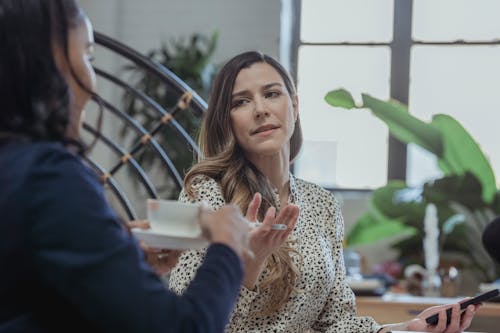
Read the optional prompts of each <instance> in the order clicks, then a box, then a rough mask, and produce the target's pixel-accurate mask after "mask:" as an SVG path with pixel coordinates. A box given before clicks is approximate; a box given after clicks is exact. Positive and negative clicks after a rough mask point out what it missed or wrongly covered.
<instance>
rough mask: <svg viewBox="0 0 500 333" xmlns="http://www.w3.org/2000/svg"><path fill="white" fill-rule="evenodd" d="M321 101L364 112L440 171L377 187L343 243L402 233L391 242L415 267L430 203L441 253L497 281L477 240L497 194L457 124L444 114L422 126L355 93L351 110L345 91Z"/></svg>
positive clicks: (392, 104) (497, 271)
mask: <svg viewBox="0 0 500 333" xmlns="http://www.w3.org/2000/svg"><path fill="white" fill-rule="evenodd" d="M325 100H326V102H327V103H328V104H330V105H332V106H336V107H341V108H345V109H365V110H367V109H369V110H371V112H372V113H373V115H374V116H376V117H378V118H379V119H380V120H382V121H383V122H384V123H385V124H386V125H387V126H388V129H389V131H390V133H391V134H392V135H393V136H394V137H396V138H397V139H399V140H401V141H402V142H404V143H408V144H416V145H418V146H420V147H422V148H424V149H425V150H427V151H428V152H430V153H432V154H434V155H435V156H436V157H437V161H438V166H439V168H440V169H441V171H442V173H443V177H442V178H439V179H434V180H432V181H428V182H426V183H424V184H422V186H420V187H416V188H411V187H409V186H408V185H407V184H406V183H405V182H403V181H399V180H391V181H389V182H388V183H387V185H385V186H383V187H381V188H378V189H376V190H375V191H374V192H373V196H372V198H371V202H370V208H369V211H368V212H366V213H365V214H364V215H363V216H362V217H361V218H360V219H359V220H358V221H357V222H356V223H355V225H354V227H353V228H352V229H351V231H350V232H349V234H348V236H347V244H348V245H359V244H366V243H372V242H376V241H379V240H382V239H386V238H388V237H391V236H394V235H402V237H403V239H402V240H400V241H397V242H395V243H394V244H392V247H393V248H395V249H397V250H398V251H399V257H400V259H402V260H405V262H406V263H420V264H422V263H423V246H422V239H423V236H424V235H423V220H424V215H425V207H426V206H427V204H429V203H433V204H435V205H436V207H437V209H438V217H439V226H440V239H439V241H440V247H441V256H442V257H444V258H445V259H446V258H454V259H453V260H458V263H459V264H460V265H461V266H462V267H463V268H472V269H473V271H474V272H475V274H476V278H477V279H478V280H479V281H491V280H494V279H495V278H497V277H498V276H499V275H500V265H498V264H497V263H495V261H494V260H493V259H492V258H491V257H490V256H489V255H488V253H487V252H486V251H485V250H484V248H483V247H482V245H481V244H482V242H481V235H482V231H483V230H484V228H485V226H486V224H487V223H489V221H491V220H492V219H493V217H494V216H496V215H500V192H499V191H498V189H497V188H496V180H495V175H494V173H493V169H492V168H491V166H490V164H489V162H488V160H487V158H486V157H485V155H484V154H483V152H482V151H481V149H480V147H479V145H478V144H477V143H476V141H475V140H474V139H473V138H472V137H471V136H470V134H469V133H468V132H467V131H466V130H465V129H464V127H463V126H462V125H461V124H460V123H459V122H458V121H457V120H455V119H454V118H453V117H451V116H449V115H446V114H436V115H435V116H434V117H433V118H432V121H431V122H424V121H422V120H420V119H418V118H416V117H414V116H412V115H411V114H410V113H408V107H407V106H406V105H404V104H401V103H399V102H398V101H395V100H389V101H382V100H379V99H376V98H374V97H371V96H370V95H367V94H362V104H360V105H357V104H356V103H355V101H354V99H353V97H352V96H351V94H350V93H349V92H348V91H346V90H344V89H338V90H334V91H331V92H329V93H328V94H327V95H326V96H325Z"/></svg>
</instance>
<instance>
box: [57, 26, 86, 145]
mask: <svg viewBox="0 0 500 333" xmlns="http://www.w3.org/2000/svg"><path fill="white" fill-rule="evenodd" d="M93 52H94V33H93V30H92V24H91V23H90V21H89V19H88V18H87V17H85V16H83V17H82V18H81V19H78V24H77V25H76V26H75V27H72V28H70V30H69V33H68V59H66V56H65V55H64V52H63V50H62V49H60V48H58V47H55V49H54V57H55V60H56V64H57V66H58V68H59V70H60V71H61V72H62V73H63V75H64V76H65V77H66V80H67V81H68V84H69V87H70V90H71V93H72V102H71V103H72V104H71V110H70V123H69V125H68V128H67V133H66V135H67V136H68V137H70V138H74V139H78V138H79V135H80V123H81V118H82V112H83V108H84V107H85V105H86V104H87V102H88V100H89V99H90V97H91V94H90V92H89V91H92V92H93V91H95V86H96V78H95V72H94V69H93V67H92V64H91V62H92V54H93ZM68 62H69V63H68ZM71 70H73V73H72V72H71ZM75 76H76V78H78V81H80V83H81V85H83V86H84V87H85V88H83V87H82V86H81V85H80V84H79V83H78V81H77V79H76V78H75Z"/></svg>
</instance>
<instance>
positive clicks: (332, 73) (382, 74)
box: [296, 46, 390, 188]
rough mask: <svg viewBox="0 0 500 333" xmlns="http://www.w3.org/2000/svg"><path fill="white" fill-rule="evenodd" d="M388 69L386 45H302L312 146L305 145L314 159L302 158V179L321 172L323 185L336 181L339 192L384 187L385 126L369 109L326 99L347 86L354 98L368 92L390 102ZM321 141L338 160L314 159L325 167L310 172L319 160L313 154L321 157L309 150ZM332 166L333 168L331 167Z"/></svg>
mask: <svg viewBox="0 0 500 333" xmlns="http://www.w3.org/2000/svg"><path fill="white" fill-rule="evenodd" d="M389 71H390V50H389V48H387V47H361V46H359V47H358V46H356V47H352V46H351V47H341V46H303V47H301V48H300V49H299V64H298V93H299V105H300V117H301V123H302V129H303V132H304V139H305V140H307V141H312V142H306V143H305V145H304V152H303V155H304V156H311V157H309V158H305V157H302V156H300V157H299V159H298V161H297V165H296V171H297V176H299V177H304V178H306V179H307V175H308V174H311V173H319V174H322V176H323V177H324V181H322V182H320V183H322V184H324V185H325V186H327V185H331V183H332V182H333V183H334V184H333V185H335V186H336V187H339V188H375V187H378V186H381V185H383V184H385V182H386V181H387V137H388V136H387V128H386V126H385V125H384V124H383V123H382V122H381V121H379V120H378V119H377V118H375V117H374V116H373V115H372V114H371V113H369V112H367V111H366V110H344V109H337V108H333V107H331V106H329V105H328V104H326V102H325V101H324V97H325V95H326V93H327V92H328V91H330V90H334V89H337V88H340V87H345V88H346V89H348V90H349V91H351V92H352V93H353V94H357V95H359V94H360V93H361V92H367V93H369V94H371V95H373V96H374V97H378V98H384V99H387V98H388V96H389ZM358 97H359V96H358ZM314 142H316V143H314ZM317 142H321V144H322V145H323V148H321V149H324V151H328V154H330V155H331V154H335V155H336V156H335V157H334V158H331V157H330V158H329V157H328V156H324V157H323V158H322V159H320V160H318V161H315V163H317V164H322V165H321V167H322V168H321V169H320V171H317V170H312V171H311V172H308V171H307V170H305V169H304V168H306V169H307V168H311V167H307V162H308V161H311V160H312V158H316V157H312V156H317V155H321V154H318V153H316V154H315V153H314V151H308V150H309V149H311V150H314V149H316V151H318V149H317V148H315V147H318V143H317ZM321 144H319V145H321ZM306 150H307V151H306ZM325 155H326V154H325ZM302 158H304V162H303V161H302V160H301V159H302ZM329 163H330V164H333V165H331V166H330V167H326V165H327V164H329ZM303 166H304V167H303ZM317 168H318V166H316V169H317ZM328 171H330V173H328ZM310 180H314V181H318V180H317V179H310ZM318 182H319V181H318Z"/></svg>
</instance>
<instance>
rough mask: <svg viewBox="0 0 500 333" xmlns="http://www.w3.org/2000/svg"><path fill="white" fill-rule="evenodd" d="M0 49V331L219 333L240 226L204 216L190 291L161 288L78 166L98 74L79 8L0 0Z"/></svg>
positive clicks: (48, 1) (236, 272)
mask: <svg viewBox="0 0 500 333" xmlns="http://www.w3.org/2000/svg"><path fill="white" fill-rule="evenodd" d="M0 50H1V51H0V91H1V92H2V99H1V101H0V103H1V106H0V212H1V213H2V217H1V219H0V237H1V240H0V272H1V274H0V332H63V331H67V332H220V331H222V330H223V328H224V326H225V324H226V323H227V321H228V319H229V313H230V311H231V309H232V306H233V305H234V301H235V298H236V296H237V294H238V290H239V288H240V283H241V279H242V276H243V271H242V261H241V258H243V257H244V255H246V253H247V252H248V230H249V226H248V222H247V221H246V220H245V219H244V218H243V216H242V215H241V213H240V212H239V210H238V209H237V208H235V207H233V206H230V205H229V206H225V207H223V209H222V210H221V211H220V212H211V211H209V210H207V209H202V210H201V213H200V224H201V226H202V228H203V229H204V230H205V231H206V233H207V234H208V235H210V236H211V239H210V241H211V243H212V245H210V247H209V248H208V250H207V256H206V260H205V262H204V263H203V264H202V266H201V268H200V270H199V271H198V273H197V274H196V277H195V279H194V280H193V283H192V284H191V285H190V287H188V290H187V292H186V294H184V295H183V296H177V295H176V294H175V293H172V292H170V291H168V290H165V288H164V287H163V284H162V282H161V280H160V279H159V277H158V276H157V275H156V274H155V273H154V271H153V270H152V269H151V268H150V267H149V265H148V264H147V263H146V261H145V260H144V253H143V252H142V250H141V249H140V248H139V246H138V243H137V241H136V240H135V239H134V238H132V236H131V235H130V233H129V232H128V231H127V229H126V228H125V227H124V225H123V224H122V223H120V220H119V218H118V217H117V215H116V214H115V213H114V212H113V211H112V209H111V208H110V207H109V206H108V204H107V203H106V200H105V197H104V194H103V189H102V186H101V185H100V183H99V181H98V179H97V177H96V175H95V174H94V173H93V172H92V171H91V170H90V169H88V168H87V167H86V166H85V165H84V163H83V162H82V159H81V155H82V154H83V152H84V149H83V145H82V144H81V143H80V139H79V130H80V119H81V114H82V111H83V107H84V106H85V104H86V103H87V101H88V100H89V98H90V97H91V95H93V94H94V93H93V91H94V88H95V87H94V86H95V74H94V71H93V69H92V66H91V63H90V62H91V59H92V52H93V33H92V27H91V24H90V22H89V20H88V18H87V17H86V16H85V15H84V13H83V12H82V11H81V9H80V8H79V7H78V5H77V3H76V2H75V0H0ZM75 148H76V149H75Z"/></svg>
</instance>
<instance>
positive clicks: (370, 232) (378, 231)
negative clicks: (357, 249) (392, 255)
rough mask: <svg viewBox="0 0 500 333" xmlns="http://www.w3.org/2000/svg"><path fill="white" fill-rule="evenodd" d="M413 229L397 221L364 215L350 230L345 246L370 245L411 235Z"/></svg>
mask: <svg viewBox="0 0 500 333" xmlns="http://www.w3.org/2000/svg"><path fill="white" fill-rule="evenodd" d="M414 233H415V229H414V228H412V227H409V226H406V225H404V224H403V223H401V222H400V221H398V220H391V219H377V218H375V217H374V216H373V215H371V214H369V213H366V214H364V215H363V216H362V217H361V218H359V220H358V221H357V222H356V224H355V225H354V226H353V227H352V229H351V230H350V232H349V234H348V236H347V246H355V245H362V244H371V243H374V242H377V241H380V240H384V239H387V238H389V237H393V236H395V235H401V234H407V235H413V234H414Z"/></svg>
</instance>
